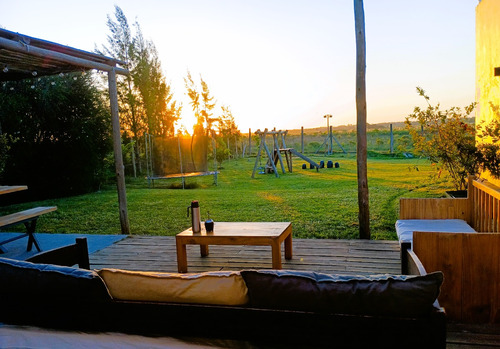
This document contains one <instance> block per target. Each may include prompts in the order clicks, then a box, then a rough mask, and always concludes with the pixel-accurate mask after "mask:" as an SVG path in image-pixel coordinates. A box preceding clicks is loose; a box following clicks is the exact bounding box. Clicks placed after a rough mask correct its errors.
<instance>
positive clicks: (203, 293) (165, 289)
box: [98, 269, 248, 305]
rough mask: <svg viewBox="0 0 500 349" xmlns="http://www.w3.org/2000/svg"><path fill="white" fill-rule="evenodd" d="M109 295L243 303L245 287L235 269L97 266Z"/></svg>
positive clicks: (130, 298)
mask: <svg viewBox="0 0 500 349" xmlns="http://www.w3.org/2000/svg"><path fill="white" fill-rule="evenodd" d="M98 273H99V275H100V276H101V277H102V278H103V279H104V282H105V283H106V285H107V287H108V289H109V291H110V293H111V295H112V297H113V298H116V299H121V300H133V301H152V302H174V303H199V304H218V305H244V304H246V303H248V296H247V292H248V290H247V287H246V285H245V282H244V281H243V278H242V277H241V275H240V273H239V272H207V273H198V274H177V273H156V272H140V271H128V270H119V269H101V270H99V271H98Z"/></svg>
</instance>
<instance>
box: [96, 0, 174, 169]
mask: <svg viewBox="0 0 500 349" xmlns="http://www.w3.org/2000/svg"><path fill="white" fill-rule="evenodd" d="M114 17H115V19H113V18H111V16H109V15H108V21H107V25H108V28H109V29H110V32H111V34H110V35H108V46H107V47H104V48H103V52H100V53H104V54H106V55H109V56H112V57H114V58H117V59H120V60H123V61H126V62H127V63H128V69H129V71H130V75H129V76H127V77H126V78H124V79H122V80H120V81H118V96H119V100H120V115H121V116H122V125H123V132H124V133H125V135H126V136H127V137H130V138H131V139H132V140H134V143H135V144H137V145H139V144H141V143H140V142H139V140H140V139H142V137H143V136H144V133H145V132H147V133H150V134H152V135H155V136H167V135H173V134H174V123H175V121H176V120H177V119H179V117H180V112H181V108H182V106H180V105H177V102H176V101H175V100H174V98H173V93H172V89H171V87H170V85H169V84H167V83H166V81H165V77H164V75H163V73H162V68H161V63H160V59H159V57H158V52H157V50H156V47H155V45H154V44H153V42H152V41H149V40H145V39H144V36H143V35H142V31H141V28H140V25H139V23H137V22H135V23H134V28H135V32H134V33H133V31H132V30H131V28H130V26H129V23H128V21H127V18H126V16H125V14H124V13H123V11H122V10H121V9H120V7H118V6H115V16H114ZM135 152H136V156H135V159H137V161H139V159H140V154H141V151H140V148H139V147H138V146H137V147H135ZM139 165H140V161H139Z"/></svg>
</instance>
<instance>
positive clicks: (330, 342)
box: [0, 258, 446, 348]
mask: <svg viewBox="0 0 500 349" xmlns="http://www.w3.org/2000/svg"><path fill="white" fill-rule="evenodd" d="M417 263H418V261H417ZM420 270H423V269H420ZM423 274H424V275H415V276H402V275H392V276H390V275H377V276H372V277H368V276H345V275H326V274H319V273H315V272H298V271H281V270H260V271H258V270H243V271H240V272H207V273H199V274H189V273H188V274H173V273H147V272H135V271H125V270H116V269H101V270H97V271H95V270H86V269H80V268H74V267H62V266H56V265H51V264H37V263H31V262H27V261H16V260H11V259H7V258H0V285H1V286H0V299H1V303H2V305H1V311H0V322H3V323H5V324H11V325H23V326H25V325H30V326H38V327H44V328H55V329H63V330H70V331H91V332H123V333H129V334H141V335H151V336H170V337H175V338H193V337H194V338H205V339H219V341H218V343H219V344H221V343H223V341H222V342H221V341H220V340H232V341H235V340H236V341H238V342H231V343H230V344H228V345H227V347H235V346H236V344H235V343H244V344H245V345H243V347H245V348H252V347H259V348H260V347H262V346H264V347H266V348H272V347H274V346H276V347H283V348H290V347H311V348H312V347H339V348H351V347H352V348H355V347H378V346H383V347H386V348H387V347H389V348H390V347H393V348H399V347H405V348H445V346H446V317H445V313H444V310H443V309H442V308H440V307H439V305H438V304H437V302H436V298H437V295H438V293H439V288H440V285H441V282H442V274H441V273H440V272H435V273H430V274H425V271H423ZM253 345H255V346H253Z"/></svg>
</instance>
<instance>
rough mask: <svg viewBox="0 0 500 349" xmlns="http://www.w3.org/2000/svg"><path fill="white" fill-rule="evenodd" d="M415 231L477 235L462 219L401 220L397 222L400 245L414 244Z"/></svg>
mask: <svg viewBox="0 0 500 349" xmlns="http://www.w3.org/2000/svg"><path fill="white" fill-rule="evenodd" d="M414 231H431V232H440V233H475V232H476V231H475V230H474V229H473V228H472V227H471V226H470V225H469V224H467V222H466V221H464V220H462V219H400V220H398V221H396V234H397V235H398V239H399V243H403V242H410V243H411V242H412V241H413V232H414Z"/></svg>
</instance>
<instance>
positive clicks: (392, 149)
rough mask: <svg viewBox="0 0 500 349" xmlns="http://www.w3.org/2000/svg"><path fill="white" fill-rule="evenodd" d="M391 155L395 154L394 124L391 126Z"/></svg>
mask: <svg viewBox="0 0 500 349" xmlns="http://www.w3.org/2000/svg"><path fill="white" fill-rule="evenodd" d="M390 144H391V154H392V153H394V133H393V132H392V124H391V143H390Z"/></svg>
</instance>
